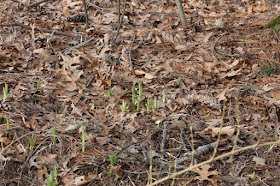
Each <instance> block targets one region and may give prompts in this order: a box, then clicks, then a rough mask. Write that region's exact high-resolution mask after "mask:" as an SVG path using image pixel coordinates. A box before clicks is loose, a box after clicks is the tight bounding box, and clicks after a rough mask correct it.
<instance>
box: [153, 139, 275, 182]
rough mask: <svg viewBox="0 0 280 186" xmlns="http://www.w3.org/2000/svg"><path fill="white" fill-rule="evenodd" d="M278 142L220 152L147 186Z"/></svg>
mask: <svg viewBox="0 0 280 186" xmlns="http://www.w3.org/2000/svg"><path fill="white" fill-rule="evenodd" d="M279 144H280V139H279V140H278V141H271V142H266V143H262V144H255V145H250V146H247V147H243V148H240V149H236V150H235V151H231V152H228V153H224V154H222V155H220V156H217V157H215V158H211V159H209V160H207V161H204V162H201V163H199V164H196V165H193V166H190V167H188V168H186V169H184V170H181V171H179V172H177V173H175V174H172V175H170V176H166V177H164V178H162V179H160V180H158V181H155V182H153V183H152V184H149V185H148V186H153V185H157V184H159V183H162V182H164V181H166V180H169V179H171V178H174V177H176V176H178V175H181V174H184V173H186V172H188V171H191V170H192V169H194V168H198V167H200V166H202V165H206V164H209V163H212V162H214V161H217V160H220V159H223V158H225V157H228V156H230V155H233V154H237V153H239V152H242V151H246V150H249V149H253V148H256V147H262V146H269V145H279Z"/></svg>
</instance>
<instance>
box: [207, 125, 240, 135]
mask: <svg viewBox="0 0 280 186" xmlns="http://www.w3.org/2000/svg"><path fill="white" fill-rule="evenodd" d="M219 132H220V128H219V127H217V128H212V137H215V136H218V134H219ZM234 132H235V129H234V128H232V126H226V127H223V128H222V130H221V135H228V136H229V137H231V136H232V135H233V134H234Z"/></svg>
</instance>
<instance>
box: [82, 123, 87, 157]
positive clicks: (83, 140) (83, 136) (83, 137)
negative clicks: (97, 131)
mask: <svg viewBox="0 0 280 186" xmlns="http://www.w3.org/2000/svg"><path fill="white" fill-rule="evenodd" d="M82 144H83V145H82V151H83V152H85V150H86V142H85V127H84V126H82Z"/></svg>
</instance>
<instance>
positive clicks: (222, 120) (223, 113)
mask: <svg viewBox="0 0 280 186" xmlns="http://www.w3.org/2000/svg"><path fill="white" fill-rule="evenodd" d="M225 112H226V100H225V99H224V102H223V112H222V118H221V124H220V131H219V135H218V139H217V141H216V142H217V143H216V147H215V148H214V152H213V155H212V158H211V159H212V160H213V159H214V158H215V155H216V153H217V151H218V146H219V142H220V140H221V135H222V134H221V133H222V127H223V124H224V118H225Z"/></svg>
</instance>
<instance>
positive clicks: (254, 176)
mask: <svg viewBox="0 0 280 186" xmlns="http://www.w3.org/2000/svg"><path fill="white" fill-rule="evenodd" d="M255 178H256V172H255V171H254V172H253V174H252V176H251V180H255Z"/></svg>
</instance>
